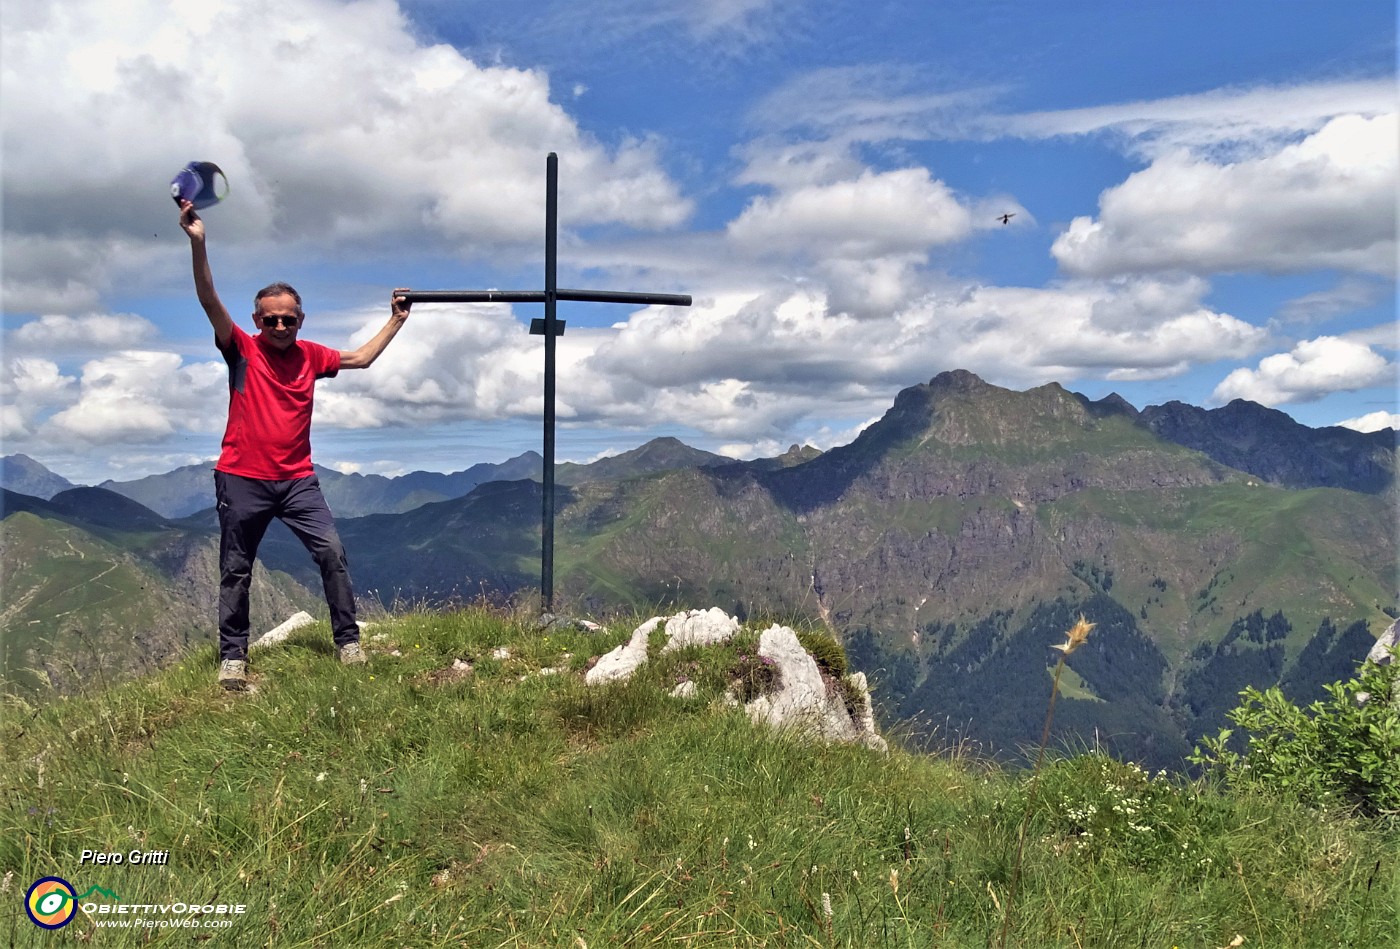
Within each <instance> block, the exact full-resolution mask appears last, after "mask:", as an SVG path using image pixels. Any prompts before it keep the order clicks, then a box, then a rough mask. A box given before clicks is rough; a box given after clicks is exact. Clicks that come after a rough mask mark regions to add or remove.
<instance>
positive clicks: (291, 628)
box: [248, 610, 316, 649]
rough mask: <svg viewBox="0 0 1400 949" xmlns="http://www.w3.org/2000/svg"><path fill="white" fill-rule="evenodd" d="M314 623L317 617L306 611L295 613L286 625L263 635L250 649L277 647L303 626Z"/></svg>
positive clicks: (283, 624) (274, 628)
mask: <svg viewBox="0 0 1400 949" xmlns="http://www.w3.org/2000/svg"><path fill="white" fill-rule="evenodd" d="M314 622H316V617H314V616H312V615H311V614H310V613H308V612H306V611H305V610H302V611H300V612H297V613H293V614H292V615H291V616H290V617H288V618H287V621H286V622H285V623H282V624H281V625H280V626H274V627H273V628H272V629H269V630H268V631H267V632H265V633H263V634H262V635H261V636H259V637H258V638H257V640H256V641H255V642H254V643H253V644H252V645H251V646H249V647H248V648H249V649H262V648H264V647H267V646H275V645H277V644H278V643H284V642H286V641H287V637H288V636H290V635H292V633H294V632H296V631H297V630H299V629H301V628H302V627H303V626H310V625H311V624H312V623H314Z"/></svg>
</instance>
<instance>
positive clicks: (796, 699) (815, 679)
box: [584, 607, 889, 751]
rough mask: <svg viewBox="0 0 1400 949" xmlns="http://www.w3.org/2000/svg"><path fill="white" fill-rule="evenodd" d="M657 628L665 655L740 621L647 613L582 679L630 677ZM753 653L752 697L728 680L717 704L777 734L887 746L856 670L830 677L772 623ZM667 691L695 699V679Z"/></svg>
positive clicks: (726, 631)
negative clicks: (757, 680) (735, 708)
mask: <svg viewBox="0 0 1400 949" xmlns="http://www.w3.org/2000/svg"><path fill="white" fill-rule="evenodd" d="M658 629H664V631H665V633H666V637H667V638H666V643H665V645H663V646H662V647H661V650H660V652H661V653H662V654H665V653H668V652H673V651H675V650H677V649H681V648H685V647H689V646H702V647H704V646H714V647H722V646H724V645H726V644H728V643H729V642H730V641H731V640H732V639H733V638H734V636H735V634H736V633H738V632H739V629H740V624H739V621H738V620H737V619H735V618H734V617H732V616H729V615H728V614H726V613H725V612H724V611H723V610H721V609H719V608H718V607H715V608H712V609H709V610H690V611H688V612H685V613H677V614H675V615H674V616H671V617H661V616H653V617H652V618H651V619H649V620H647V621H646V622H645V623H642V624H641V625H640V626H638V627H637V628H636V629H635V630H634V631H633V633H632V636H631V637H630V638H629V639H628V641H627V642H625V643H623V644H622V645H620V646H618V647H617V648H616V649H613V650H612V651H610V652H608V653H606V654H605V655H603V656H602V657H601V658H599V660H598V662H597V663H596V664H595V665H594V666H593V668H592V669H590V670H588V672H587V674H586V675H585V676H584V681H585V682H587V683H588V684H589V685H602V684H604V683H608V682H617V681H622V680H625V679H627V678H630V677H631V676H632V675H633V674H634V673H635V672H636V671H637V670H638V669H639V668H641V666H642V665H643V664H644V663H645V662H646V661H647V658H648V654H649V647H650V641H651V636H652V634H653V633H654V632H656V631H657V630H658ZM758 655H759V660H760V663H761V665H762V667H763V668H765V669H766V670H768V673H769V674H768V675H766V676H764V677H763V683H764V684H763V686H762V687H761V688H759V690H758V694H757V695H755V696H753V697H752V698H750V699H749V701H748V702H747V703H742V702H741V701H740V699H739V694H740V693H742V691H743V690H744V683H742V682H734V683H732V684H731V686H730V688H729V690H728V691H727V692H726V693H725V694H724V696H723V697H722V699H723V701H725V702H727V703H730V704H735V705H738V704H743V706H744V710H745V711H746V712H747V713H748V716H749V718H750V719H751V720H752V721H753V722H755V723H758V724H764V725H768V726H770V727H772V728H774V729H777V730H779V731H784V732H790V733H793V734H796V735H800V736H802V737H805V738H810V739H813V740H816V741H821V742H827V743H832V742H839V743H846V744H858V745H863V746H865V747H867V748H873V749H877V750H879V751H885V750H887V749H888V747H889V746H888V744H887V743H886V741H885V739H883V738H881V737H880V735H879V734H878V733H877V732H876V729H875V715H874V712H873V710H872V708H871V704H870V690H869V686H868V685H867V683H866V679H865V675H864V674H863V673H859V672H857V673H855V674H853V675H849V676H846V677H844V678H843V679H841V680H840V681H837V680H836V679H834V678H833V677H832V676H830V675H828V674H827V673H825V672H823V671H822V669H821V668H820V667H819V666H818V665H817V661H816V660H815V659H814V658H812V655H811V653H809V652H808V651H807V650H806V648H804V647H803V645H802V642H801V640H800V639H799V638H798V636H797V633H796V632H795V631H794V630H792V629H790V628H789V627H786V626H779V625H777V624H774V625H773V626H770V627H769V628H768V629H766V630H764V631H763V632H762V633H761V634H760V635H759V645H758ZM750 684H752V683H750ZM670 694H671V696H672V697H673V698H676V699H683V700H687V699H694V698H696V697H698V696H699V689H698V687H697V686H696V683H695V682H693V681H685V682H682V683H680V684H679V685H678V686H677V687H676V688H675V689H674V690H672V692H671V693H670Z"/></svg>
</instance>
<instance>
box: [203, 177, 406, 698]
mask: <svg viewBox="0 0 1400 949" xmlns="http://www.w3.org/2000/svg"><path fill="white" fill-rule="evenodd" d="M180 226H181V227H182V228H184V231H185V233H186V234H188V235H189V238H190V255H191V258H192V261H193V265H194V287H195V293H196V294H197V295H198V296H199V303H200V305H201V306H202V307H204V312H205V314H206V315H207V316H208V317H209V322H210V324H211V325H212V326H213V327H214V342H215V343H216V344H217V345H218V347H219V352H220V353H222V354H223V357H224V360H225V361H226V362H227V363H228V371H229V406H228V427H227V428H226V429H225V430H224V440H223V451H222V453H221V454H220V455H219V462H218V464H217V465H215V466H214V494H215V497H216V499H217V501H218V510H219V529H220V541H219V660H220V662H219V683H220V684H221V685H223V686H224V688H226V689H234V690H241V689H245V688H247V685H248V588H249V584H250V583H251V581H252V577H253V561H254V559H255V558H256V557H257V553H258V545H259V544H260V543H261V542H262V538H263V534H264V533H265V532H266V530H267V528H268V525H270V524H271V523H272V519H273V518H274V517H276V518H279V519H281V521H282V522H283V523H284V524H286V525H287V526H288V527H290V528H291V529H292V532H293V533H294V534H296V536H297V538H298V539H299V540H300V541H301V542H302V543H303V544H305V545H306V549H307V550H309V551H310V552H311V555H312V557H314V558H315V560H316V565H317V566H318V567H320V569H321V582H322V585H323V586H324V587H325V593H326V604H327V605H328V606H329V607H330V613H331V632H332V635H333V637H334V640H335V645H336V649H337V651H338V653H339V655H340V661H341V662H344V663H361V662H364V661H365V654H364V652H363V651H362V650H361V649H360V628H359V626H358V625H357V624H356V622H355V594H354V590H353V588H352V587H351V584H350V571H349V568H348V567H347V565H346V560H345V548H344V546H343V545H342V544H341V542H340V535H339V533H338V532H337V531H336V529H335V520H334V518H333V517H332V516H331V511H330V508H329V507H327V506H326V499H325V498H324V497H323V496H322V494H321V482H320V479H318V478H317V477H316V472H315V469H314V468H313V467H312V465H311V400H312V394H313V390H314V388H315V385H316V380H317V379H327V378H330V377H332V376H334V375H335V374H336V373H337V372H339V371H340V370H342V369H365V368H367V367H368V366H369V365H370V364H371V363H373V362H374V361H375V360H376V359H377V358H379V354H380V353H382V352H383V351H384V347H386V346H388V345H389V341H390V340H392V339H393V338H394V336H395V334H397V333H398V331H399V328H400V327H402V326H403V324H404V321H405V320H407V319H408V308H409V304H408V303H407V302H406V301H405V300H404V299H403V297H402V296H400V294H401V293H402V292H403V291H401V290H395V291H394V294H393V296H392V298H391V302H390V315H389V321H388V322H387V323H385V324H384V328H383V329H381V330H380V331H379V332H378V333H377V334H375V336H374V338H373V339H371V340H370V341H369V342H367V343H365V344H364V345H363V346H361V347H360V348H359V349H355V350H349V351H343V350H335V349H330V348H329V347H326V346H322V345H321V344H319V343H313V342H310V341H308V340H302V339H297V333H298V331H300V329H301V324H302V321H303V320H304V319H305V314H304V313H303V312H302V309H301V296H300V295H299V294H298V293H297V292H296V290H294V289H292V287H290V286H289V285H287V284H285V283H274V284H272V285H270V286H267V287H264V288H263V289H262V290H259V291H258V293H257V296H256V297H255V298H254V301H253V305H254V310H253V327H254V329H257V330H259V331H260V332H259V333H258V334H257V335H256V336H250V335H248V333H246V332H244V331H243V330H242V329H240V328H239V327H238V326H237V324H235V323H234V322H233V318H232V317H231V316H229V313H228V310H227V309H225V308H224V305H223V303H222V302H221V301H220V300H219V295H218V294H217V293H216V292H215V291H214V277H213V272H212V271H211V270H210V267H209V255H208V251H207V248H206V247H205V235H204V222H203V221H202V220H201V219H200V217H199V215H198V214H196V213H195V210H194V206H193V205H192V204H190V202H188V201H183V202H181V203H180Z"/></svg>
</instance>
